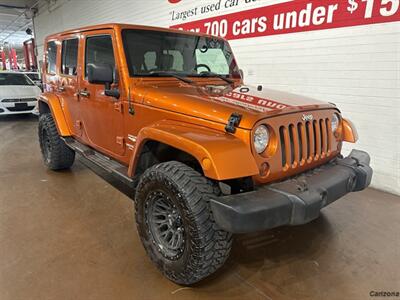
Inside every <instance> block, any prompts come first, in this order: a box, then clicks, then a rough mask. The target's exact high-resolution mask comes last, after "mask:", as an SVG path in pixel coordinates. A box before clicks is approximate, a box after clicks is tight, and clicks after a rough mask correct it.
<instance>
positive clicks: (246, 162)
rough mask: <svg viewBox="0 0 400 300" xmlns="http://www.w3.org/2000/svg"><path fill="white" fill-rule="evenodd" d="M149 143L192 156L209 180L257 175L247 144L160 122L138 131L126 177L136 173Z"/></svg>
mask: <svg viewBox="0 0 400 300" xmlns="http://www.w3.org/2000/svg"><path fill="white" fill-rule="evenodd" d="M149 143H150V144H151V143H153V144H156V145H165V147H168V148H169V149H176V150H177V151H178V152H177V154H181V153H184V154H186V155H187V156H188V157H191V158H193V159H195V160H196V163H197V164H196V165H197V166H199V167H200V168H201V171H202V173H203V174H204V176H206V177H208V178H210V179H214V180H228V179H235V178H242V177H248V176H254V175H256V174H258V168H257V165H256V163H255V160H254V157H253V155H252V153H251V150H250V147H248V145H246V144H245V143H244V142H243V141H242V140H240V139H239V138H237V137H235V136H233V135H229V134H223V133H221V132H219V131H215V130H212V129H208V128H204V127H200V126H196V125H192V124H186V123H185V124H182V123H180V122H175V121H161V122H159V123H157V124H154V125H153V126H150V127H145V128H143V129H142V130H141V131H140V132H139V135H138V136H137V139H136V145H135V148H134V152H133V155H132V157H131V160H130V164H129V170H128V175H129V176H131V177H133V176H136V175H140V172H141V166H140V159H141V158H142V157H143V156H142V155H143V153H145V152H146V151H148V148H146V147H147V146H148V145H149ZM168 148H167V149H168ZM174 158H175V157H174V156H173V155H172V156H171V157H169V159H170V160H175V159H174ZM238 158H240V161H238ZM178 161H179V159H178ZM164 162H165V161H164ZM181 162H182V161H181ZM233 162H234V163H233Z"/></svg>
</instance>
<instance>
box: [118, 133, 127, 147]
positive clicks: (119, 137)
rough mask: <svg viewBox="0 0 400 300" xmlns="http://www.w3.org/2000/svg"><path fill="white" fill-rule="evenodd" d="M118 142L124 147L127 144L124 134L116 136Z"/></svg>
mask: <svg viewBox="0 0 400 300" xmlns="http://www.w3.org/2000/svg"><path fill="white" fill-rule="evenodd" d="M116 142H117V144H118V145H120V146H121V147H124V145H125V140H124V137H123V136H117V138H116Z"/></svg>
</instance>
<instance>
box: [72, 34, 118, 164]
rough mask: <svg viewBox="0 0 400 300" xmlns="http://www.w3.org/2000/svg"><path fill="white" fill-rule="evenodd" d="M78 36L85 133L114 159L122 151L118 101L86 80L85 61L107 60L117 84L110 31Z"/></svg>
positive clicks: (99, 148)
mask: <svg viewBox="0 0 400 300" xmlns="http://www.w3.org/2000/svg"><path fill="white" fill-rule="evenodd" d="M82 38H83V41H82V42H83V43H84V49H85V55H84V64H83V68H82V76H80V79H79V80H80V82H79V98H80V111H81V116H82V122H83V128H84V131H85V137H86V139H87V143H89V144H90V145H91V146H92V147H94V148H96V149H97V150H99V151H101V152H103V153H106V154H108V155H110V156H113V157H115V158H117V159H118V158H121V157H122V156H123V154H124V152H125V141H124V138H123V137H124V132H123V115H122V114H123V111H122V102H121V100H118V99H116V98H114V97H111V96H106V95H105V94H104V90H105V86H104V85H103V84H92V83H89V82H88V80H87V65H88V64H97V65H101V64H102V65H104V64H108V65H111V66H112V67H113V69H114V70H116V71H115V74H116V76H115V78H116V79H115V80H114V81H115V82H114V84H113V85H112V87H113V88H117V87H118V82H116V81H117V78H119V76H118V66H117V64H116V62H115V56H114V53H116V51H115V48H114V47H115V40H114V34H113V32H112V31H111V30H98V31H95V32H88V33H86V34H84V35H83V37H82Z"/></svg>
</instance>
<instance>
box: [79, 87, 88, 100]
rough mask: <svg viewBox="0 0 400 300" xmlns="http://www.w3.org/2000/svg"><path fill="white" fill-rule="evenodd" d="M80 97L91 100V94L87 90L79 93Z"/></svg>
mask: <svg viewBox="0 0 400 300" xmlns="http://www.w3.org/2000/svg"><path fill="white" fill-rule="evenodd" d="M79 96H82V97H85V98H89V97H90V92H89V91H88V90H86V89H84V90H81V91H79Z"/></svg>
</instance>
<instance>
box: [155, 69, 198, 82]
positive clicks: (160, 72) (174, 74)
mask: <svg viewBox="0 0 400 300" xmlns="http://www.w3.org/2000/svg"><path fill="white" fill-rule="evenodd" d="M148 76H154V77H163V76H171V77H174V78H176V79H179V80H181V81H183V82H185V83H189V84H193V83H194V82H193V81H192V80H190V79H188V78H185V77H182V76H179V75H177V74H176V73H173V72H168V71H152V72H150V73H149V75H148Z"/></svg>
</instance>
